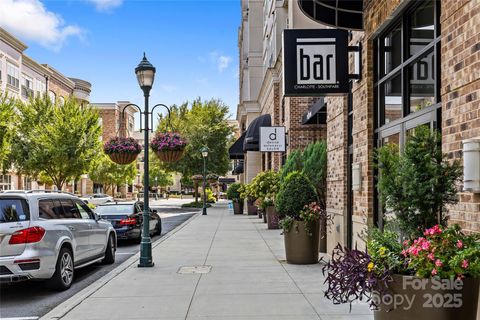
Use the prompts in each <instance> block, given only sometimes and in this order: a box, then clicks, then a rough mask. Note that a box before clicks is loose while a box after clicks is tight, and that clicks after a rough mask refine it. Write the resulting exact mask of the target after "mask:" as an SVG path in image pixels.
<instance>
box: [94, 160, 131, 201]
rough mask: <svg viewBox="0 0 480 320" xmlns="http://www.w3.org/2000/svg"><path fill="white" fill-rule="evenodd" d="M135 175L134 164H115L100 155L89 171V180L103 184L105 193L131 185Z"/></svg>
mask: <svg viewBox="0 0 480 320" xmlns="http://www.w3.org/2000/svg"><path fill="white" fill-rule="evenodd" d="M136 175H137V168H136V166H135V162H134V163H131V164H129V165H121V164H116V163H115V162H113V161H112V160H110V158H108V156H106V155H102V156H101V157H99V158H98V159H96V160H95V161H94V163H93V165H92V167H91V169H90V172H89V176H90V179H91V180H92V181H94V182H96V183H100V184H103V186H104V187H105V192H108V191H109V190H112V192H113V190H114V189H115V187H117V186H119V185H123V184H125V183H132V182H133V181H134V180H135V177H136Z"/></svg>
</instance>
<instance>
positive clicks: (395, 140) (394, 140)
mask: <svg viewBox="0 0 480 320" xmlns="http://www.w3.org/2000/svg"><path fill="white" fill-rule="evenodd" d="M382 144H383V145H386V144H395V145H397V146H399V145H400V133H395V134H392V135H391V136H388V137H385V138H383V140H382Z"/></svg>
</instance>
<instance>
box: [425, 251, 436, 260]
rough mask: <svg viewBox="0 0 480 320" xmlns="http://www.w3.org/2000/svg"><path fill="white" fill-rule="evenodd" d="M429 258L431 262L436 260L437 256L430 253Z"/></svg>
mask: <svg viewBox="0 0 480 320" xmlns="http://www.w3.org/2000/svg"><path fill="white" fill-rule="evenodd" d="M427 257H428V259H430V260H432V261H433V260H435V255H434V254H433V253H429V254H428V255H427Z"/></svg>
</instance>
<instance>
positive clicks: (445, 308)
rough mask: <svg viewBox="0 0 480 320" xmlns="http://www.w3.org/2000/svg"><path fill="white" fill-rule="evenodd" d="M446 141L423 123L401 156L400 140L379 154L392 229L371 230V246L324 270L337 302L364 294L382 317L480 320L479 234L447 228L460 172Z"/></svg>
mask: <svg viewBox="0 0 480 320" xmlns="http://www.w3.org/2000/svg"><path fill="white" fill-rule="evenodd" d="M439 138H440V137H439V135H438V134H437V133H432V132H430V130H428V129H425V128H422V127H420V128H416V129H415V135H414V136H411V137H410V138H409V139H408V140H407V143H406V145H405V149H404V152H403V153H402V154H400V153H398V149H397V148H396V147H395V146H393V145H386V146H384V147H382V148H381V149H380V150H378V151H377V154H376V159H377V161H378V162H379V164H378V169H379V178H378V189H379V192H380V199H381V201H382V204H383V205H384V206H385V212H388V216H390V217H392V216H393V217H394V218H393V219H392V218H390V219H386V217H384V221H385V222H386V224H385V227H386V228H387V229H389V230H370V232H369V236H368V238H367V250H366V251H359V250H356V249H355V250H348V249H345V248H342V247H341V246H338V247H337V248H336V249H335V251H334V252H333V254H332V259H331V261H330V262H329V263H328V264H327V265H326V266H325V268H324V272H325V273H326V274H327V278H326V283H327V284H328V289H327V291H326V297H327V298H330V299H332V300H333V301H334V303H345V302H350V303H351V302H352V301H354V300H356V299H360V298H365V299H367V300H369V301H370V303H371V305H372V306H373V307H375V308H376V309H378V310H376V311H375V313H374V315H375V319H376V320H383V319H393V320H400V319H410V318H413V317H415V318H420V319H444V320H449V319H475V318H476V309H477V303H478V292H479V278H480V236H479V235H465V234H463V233H462V232H461V230H460V227H458V226H457V225H454V226H451V227H447V226H446V225H447V219H446V218H447V216H446V213H447V210H446V208H447V205H448V204H453V203H455V202H456V201H457V195H456V186H455V184H456V182H457V181H458V179H459V177H460V176H461V169H460V165H459V164H458V163H457V162H449V161H447V159H446V156H445V155H444V154H443V153H442V151H441V144H440V143H439ZM401 239H406V240H404V241H403V242H401V241H400V240H401ZM359 276H361V277H359ZM400 297H403V302H405V303H407V304H405V303H398V301H399V298H400ZM395 298H397V300H395ZM392 299H393V300H392ZM392 301H393V303H392ZM395 301H397V302H396V303H395ZM407 301H411V302H407Z"/></svg>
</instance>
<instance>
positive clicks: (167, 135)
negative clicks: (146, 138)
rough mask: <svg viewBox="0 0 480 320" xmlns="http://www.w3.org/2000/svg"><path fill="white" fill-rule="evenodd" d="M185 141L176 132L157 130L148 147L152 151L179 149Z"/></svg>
mask: <svg viewBox="0 0 480 320" xmlns="http://www.w3.org/2000/svg"><path fill="white" fill-rule="evenodd" d="M186 145H187V142H186V141H185V140H184V139H182V137H181V136H180V134H178V133H176V132H161V133H160V132H159V133H157V134H156V135H155V138H153V140H152V142H151V143H150V147H151V148H152V150H153V151H155V152H158V151H181V150H183V149H185V146H186Z"/></svg>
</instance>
